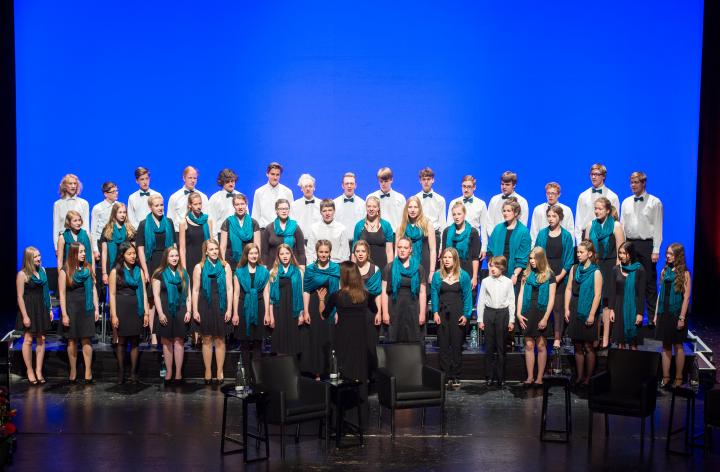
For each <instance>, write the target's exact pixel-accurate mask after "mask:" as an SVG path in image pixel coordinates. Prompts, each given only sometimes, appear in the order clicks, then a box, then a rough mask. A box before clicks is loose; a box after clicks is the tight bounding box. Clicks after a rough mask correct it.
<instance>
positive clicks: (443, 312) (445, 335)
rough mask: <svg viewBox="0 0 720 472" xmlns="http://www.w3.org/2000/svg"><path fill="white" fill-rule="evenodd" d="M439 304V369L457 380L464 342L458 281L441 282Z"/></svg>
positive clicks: (461, 297) (462, 310)
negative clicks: (451, 282)
mask: <svg viewBox="0 0 720 472" xmlns="http://www.w3.org/2000/svg"><path fill="white" fill-rule="evenodd" d="M473 232H474V231H473ZM439 302H440V306H439V307H438V316H440V325H439V326H438V327H437V336H438V344H439V347H440V352H439V356H438V357H439V360H440V369H442V371H443V372H445V373H446V374H447V376H448V377H449V378H459V377H460V371H461V368H462V347H463V341H464V340H465V326H460V325H459V324H458V319H460V317H461V316H463V314H464V307H463V296H462V287H461V286H460V281H457V282H455V283H453V284H449V283H447V282H446V281H444V280H443V281H442V284H441V285H440V297H439Z"/></svg>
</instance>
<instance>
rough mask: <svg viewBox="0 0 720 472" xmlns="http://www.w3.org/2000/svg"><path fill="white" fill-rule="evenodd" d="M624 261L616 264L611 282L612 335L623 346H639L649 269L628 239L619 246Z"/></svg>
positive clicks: (619, 254)
mask: <svg viewBox="0 0 720 472" xmlns="http://www.w3.org/2000/svg"><path fill="white" fill-rule="evenodd" d="M618 258H619V259H620V263H621V265H619V266H615V268H614V269H613V273H612V277H611V279H610V280H608V281H607V283H608V284H610V297H609V306H610V309H611V311H610V320H611V322H612V323H613V325H612V339H613V341H614V342H615V343H617V344H618V347H620V348H623V349H624V348H629V347H632V348H633V349H635V348H636V347H637V339H636V337H637V327H638V326H640V325H642V320H643V315H642V312H643V307H644V303H645V277H646V275H645V269H644V268H643V266H642V265H640V262H638V260H637V254H636V252H635V246H633V244H632V243H631V242H628V241H626V242H624V243H623V244H622V245H621V246H620V247H619V248H618Z"/></svg>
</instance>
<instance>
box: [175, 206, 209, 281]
mask: <svg viewBox="0 0 720 472" xmlns="http://www.w3.org/2000/svg"><path fill="white" fill-rule="evenodd" d="M202 205H203V202H202V197H201V196H200V194H199V193H196V192H193V193H191V194H190V195H188V211H187V215H186V216H185V218H183V219H182V220H181V221H180V226H179V231H178V243H179V244H178V248H179V249H180V263H181V264H182V265H183V267H188V268H190V270H193V269H194V268H195V266H196V265H198V264H199V263H200V260H201V259H202V256H203V252H202V246H203V243H204V242H205V241H207V240H209V239H210V237H211V236H212V235H213V234H214V231H213V230H214V228H213V223H214V222H213V221H212V220H211V219H210V218H208V215H207V213H203V212H202V210H203V207H202Z"/></svg>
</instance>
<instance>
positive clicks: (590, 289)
mask: <svg viewBox="0 0 720 472" xmlns="http://www.w3.org/2000/svg"><path fill="white" fill-rule="evenodd" d="M596 270H598V266H596V265H595V264H590V265H589V266H588V267H583V266H581V265H579V264H578V265H577V266H575V280H576V281H577V282H578V283H579V284H580V294H579V296H578V308H577V317H578V319H580V320H581V321H583V322H584V321H587V319H588V316H590V309H591V308H592V303H593V299H594V298H595V283H594V280H595V271H596Z"/></svg>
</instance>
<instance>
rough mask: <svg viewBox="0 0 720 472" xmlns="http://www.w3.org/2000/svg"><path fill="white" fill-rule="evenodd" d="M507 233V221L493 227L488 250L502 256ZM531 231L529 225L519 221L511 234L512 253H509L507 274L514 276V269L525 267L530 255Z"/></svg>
mask: <svg viewBox="0 0 720 472" xmlns="http://www.w3.org/2000/svg"><path fill="white" fill-rule="evenodd" d="M506 234H507V223H504V222H503V223H499V224H498V225H497V226H495V229H493V232H492V234H491V235H490V241H489V242H488V252H489V253H490V254H492V255H493V256H502V255H503V251H504V250H505V235H506ZM531 244H532V240H531V239H530V232H529V231H528V229H527V226H525V225H524V224H522V222H521V221H517V222H516V225H515V229H514V230H513V232H512V234H511V235H510V254H508V261H507V263H508V264H507V266H508V267H507V271H506V272H505V275H506V276H508V277H510V276H512V273H513V271H515V269H517V268H518V267H525V266H527V263H528V257H529V256H530V249H531V248H530V245H531Z"/></svg>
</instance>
